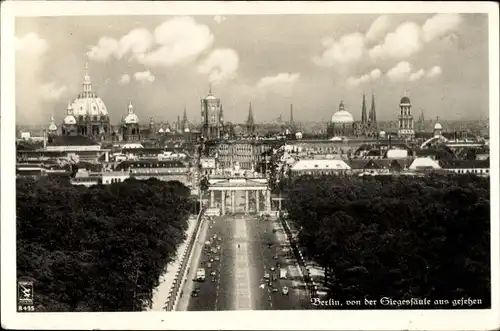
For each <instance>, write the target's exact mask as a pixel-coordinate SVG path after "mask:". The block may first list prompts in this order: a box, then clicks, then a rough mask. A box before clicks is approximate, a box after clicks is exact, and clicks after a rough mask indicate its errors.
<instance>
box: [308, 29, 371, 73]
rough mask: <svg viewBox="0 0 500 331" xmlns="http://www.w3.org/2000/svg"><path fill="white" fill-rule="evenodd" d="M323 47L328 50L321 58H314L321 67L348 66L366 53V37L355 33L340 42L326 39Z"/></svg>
mask: <svg viewBox="0 0 500 331" xmlns="http://www.w3.org/2000/svg"><path fill="white" fill-rule="evenodd" d="M323 46H324V47H327V49H326V50H325V51H324V52H323V54H322V55H321V56H316V57H314V58H313V61H314V63H316V64H317V65H320V66H326V67H331V66H334V65H336V64H346V63H349V62H352V61H355V60H358V59H360V58H361V57H362V56H363V54H364V52H365V37H364V35H363V34H361V33H353V34H349V35H345V36H343V37H341V38H340V39H339V40H338V41H334V40H332V39H324V40H323Z"/></svg>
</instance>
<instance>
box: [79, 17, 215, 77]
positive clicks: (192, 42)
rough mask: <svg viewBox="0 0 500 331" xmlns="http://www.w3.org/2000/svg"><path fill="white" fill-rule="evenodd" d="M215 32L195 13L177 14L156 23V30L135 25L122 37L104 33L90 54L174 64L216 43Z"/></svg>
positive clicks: (93, 56) (194, 55)
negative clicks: (197, 19)
mask: <svg viewBox="0 0 500 331" xmlns="http://www.w3.org/2000/svg"><path fill="white" fill-rule="evenodd" d="M213 41H214V36H213V34H212V33H211V31H210V29H209V28H208V27H207V26H206V25H202V24H198V23H196V21H195V20H194V19H193V18H191V17H175V18H172V19H169V20H167V21H165V22H163V23H162V24H160V25H159V26H157V27H156V29H155V30H154V32H153V33H151V32H150V31H148V30H146V29H142V28H141V29H134V30H132V31H130V32H129V33H127V34H126V35H124V36H122V37H121V38H120V39H119V40H117V39H113V38H110V37H102V38H100V39H99V41H98V43H97V45H95V46H92V47H91V48H90V51H89V52H88V56H89V57H90V58H91V59H93V60H98V61H107V60H108V59H110V58H111V57H114V58H116V59H122V58H125V57H126V56H127V55H130V56H131V58H133V59H135V60H136V61H137V62H139V63H141V64H144V65H147V66H164V67H168V66H173V65H176V64H179V63H183V62H189V61H193V60H195V59H196V58H197V57H198V56H199V55H200V54H201V53H202V52H204V51H205V50H207V49H208V48H209V47H211V46H212V44H213Z"/></svg>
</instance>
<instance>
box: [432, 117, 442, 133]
mask: <svg viewBox="0 0 500 331" xmlns="http://www.w3.org/2000/svg"><path fill="white" fill-rule="evenodd" d="M442 134H443V126H442V125H441V123H439V117H438V118H437V119H436V124H434V136H435V137H436V136H441V135H442Z"/></svg>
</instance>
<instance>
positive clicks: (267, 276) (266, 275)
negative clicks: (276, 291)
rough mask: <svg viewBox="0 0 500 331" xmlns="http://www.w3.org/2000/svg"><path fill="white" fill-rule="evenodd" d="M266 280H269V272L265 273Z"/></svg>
mask: <svg viewBox="0 0 500 331" xmlns="http://www.w3.org/2000/svg"><path fill="white" fill-rule="evenodd" d="M264 279H269V272H267V271H266V272H265V273H264Z"/></svg>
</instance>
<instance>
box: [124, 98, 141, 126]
mask: <svg viewBox="0 0 500 331" xmlns="http://www.w3.org/2000/svg"><path fill="white" fill-rule="evenodd" d="M123 121H124V122H125V124H138V123H139V117H137V115H136V114H135V113H134V106H132V102H130V103H129V105H128V114H127V116H125V118H124V119H123Z"/></svg>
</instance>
